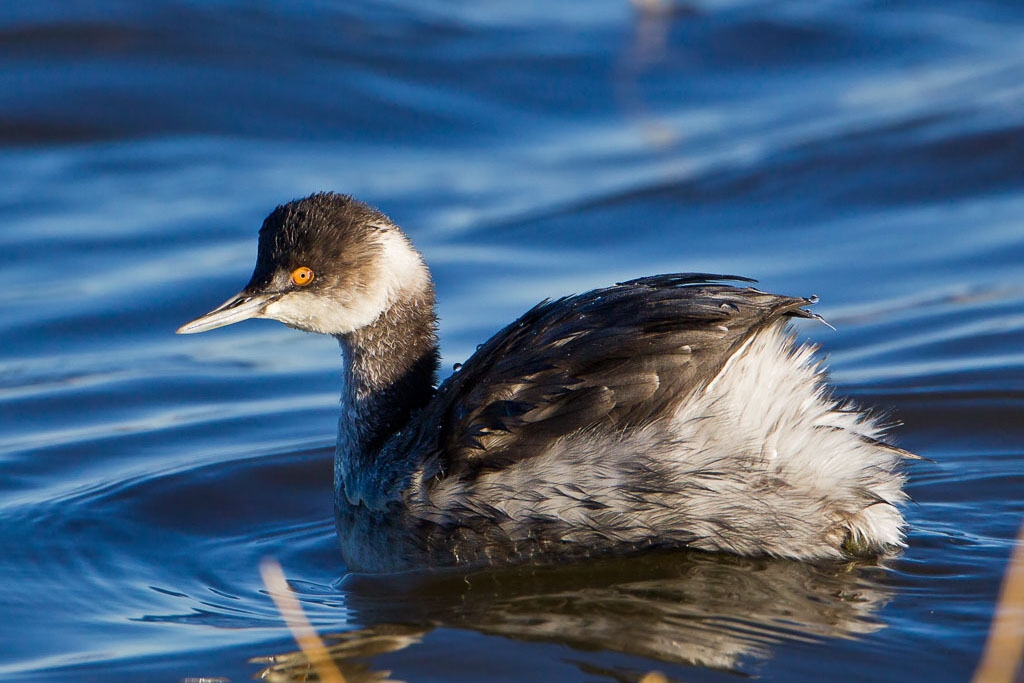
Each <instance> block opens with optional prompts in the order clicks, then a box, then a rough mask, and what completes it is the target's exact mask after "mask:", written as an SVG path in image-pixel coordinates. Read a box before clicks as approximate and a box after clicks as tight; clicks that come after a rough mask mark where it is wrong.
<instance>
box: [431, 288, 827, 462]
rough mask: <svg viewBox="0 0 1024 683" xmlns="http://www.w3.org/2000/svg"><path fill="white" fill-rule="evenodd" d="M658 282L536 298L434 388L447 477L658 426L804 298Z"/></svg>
mask: <svg viewBox="0 0 1024 683" xmlns="http://www.w3.org/2000/svg"><path fill="white" fill-rule="evenodd" d="M720 280H742V281H745V282H752V281H751V280H747V279H746V278H733V277H728V276H717V275H706V274H689V273H681V274H672V275H658V276H653V277H646V278H641V279H638V280H631V281H629V282H623V283H620V284H617V285H615V286H613V287H607V288H604V289H598V290H594V291H591V292H587V293H586V294H580V295H576V296H570V297H565V298H561V299H558V300H555V301H544V302H542V303H540V304H538V305H537V306H535V307H534V308H533V309H531V310H530V311H528V312H527V313H526V314H525V315H523V316H522V317H520V318H519V319H518V320H516V321H515V322H513V323H512V324H511V325H509V326H508V327H506V328H505V329H503V330H501V331H500V332H498V333H497V334H496V335H494V337H492V338H491V339H490V340H489V341H488V342H487V343H486V344H484V345H483V346H481V347H480V348H479V349H478V350H477V352H476V353H475V354H474V355H473V356H472V357H471V358H470V359H469V360H467V361H466V363H465V364H464V365H463V366H462V368H461V370H460V371H459V372H457V373H455V374H454V375H453V376H452V377H450V378H449V379H448V380H447V381H446V382H445V383H444V384H443V385H442V386H441V388H440V389H439V390H438V394H437V396H436V397H435V399H434V401H433V402H432V404H431V405H430V406H429V407H428V408H427V409H426V411H425V413H426V414H424V415H423V416H422V417H423V424H434V425H440V426H439V428H438V431H437V432H436V437H434V438H436V439H437V442H436V446H437V466H438V469H439V471H440V472H442V473H444V474H445V475H447V476H461V475H469V474H472V473H475V472H479V471H481V470H486V469H500V468H503V467H507V466H509V465H511V464H513V463H515V462H517V461H520V460H522V459H524V458H529V457H531V455H534V454H537V453H539V452H542V450H543V447H544V446H545V445H546V444H549V443H550V442H551V441H552V440H553V439H556V438H558V437H560V436H563V435H565V434H569V433H571V432H573V431H576V430H578V429H583V428H587V427H591V426H595V425H600V426H603V427H606V428H608V429H609V430H615V429H622V428H627V427H629V426H633V425H640V424H644V423H646V422H649V421H651V420H653V419H656V418H657V417H658V416H660V415H663V414H664V413H665V411H666V410H667V409H668V408H670V407H671V406H672V405H675V403H676V402H678V401H680V400H682V399H683V398H685V397H686V396H687V395H689V394H690V393H692V392H693V391H694V390H695V389H696V388H698V387H699V386H700V385H701V384H702V383H705V382H706V381H708V380H710V378H712V377H714V376H715V375H716V374H717V373H718V371H719V370H720V369H721V367H722V365H723V364H724V363H725V361H726V360H727V359H728V358H729V356H730V355H731V354H732V352H733V351H734V350H735V349H737V348H738V347H739V346H740V345H741V344H742V343H743V342H744V341H745V340H746V339H747V338H748V337H749V335H750V334H751V333H752V332H753V331H755V330H757V329H759V328H761V327H763V326H765V325H767V324H770V323H771V322H773V321H775V320H777V319H778V318H779V317H781V316H787V315H788V316H793V315H796V316H801V317H811V316H812V314H811V313H809V312H807V311H804V310H803V309H802V307H803V306H805V305H807V304H809V303H813V300H812V299H802V298H792V297H784V296H777V295H773V294H766V293H764V292H760V291H758V290H756V289H752V288H744V289H740V288H736V287H732V286H728V285H724V284H716V281H720Z"/></svg>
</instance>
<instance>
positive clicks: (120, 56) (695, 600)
mask: <svg viewBox="0 0 1024 683" xmlns="http://www.w3.org/2000/svg"><path fill="white" fill-rule="evenodd" d="M1022 31H1024V10H1022V9H1021V7H1020V6H1019V5H1018V4H1017V3H1013V2H958V1H955V0H939V1H938V2H887V3H879V2H857V1H851V2H819V3H813V4H812V3H807V4H804V3H790V2H782V3H779V2H759V1H757V0H728V1H726V0H717V1H715V0H707V1H706V2H696V3H689V4H682V3H680V4H677V5H674V6H672V7H671V8H669V7H665V8H663V9H662V10H660V11H648V12H641V11H638V10H636V9H634V8H633V7H631V6H630V5H629V4H627V3H625V2H612V1H604V0H601V1H596V2H595V1H593V0H588V1H587V2H583V1H579V2H563V3H558V4H557V5H555V6H553V7H552V6H549V3H542V2H521V3H515V4H514V6H513V5H510V4H509V3H458V2H440V1H428V2H411V1H405V0H393V1H391V2H348V3H333V2H295V3H278V2H259V3H236V2H229V1H227V0H221V1H217V2H205V3H198V2H189V1H186V0H177V1H172V0H163V1H156V2H150V3H126V2H119V1H118V0H101V1H100V2H94V3H64V2H46V1H44V2H35V3H22V4H21V5H18V6H15V5H11V6H9V7H6V8H5V9H4V10H3V11H2V12H0V63H2V66H3V68H2V69H0V177H2V178H3V179H4V182H3V183H0V208H2V214H3V216H4V220H3V222H2V223H0V263H2V267H3V274H4V278H3V282H4V286H3V287H2V288H0V308H2V310H3V312H4V313H3V316H2V317H0V415H2V420H0V544H2V546H3V548H4V552H3V553H2V554H0V575H2V576H3V577H4V579H5V580H4V581H3V585H2V587H0V616H2V617H3V621H4V623H5V624H6V626H5V628H4V629H3V630H0V677H4V678H6V679H8V680H38V681H135V680H167V681H178V680H182V679H186V678H189V677H223V678H227V679H230V680H233V681H241V680H248V679H250V678H251V677H252V676H254V675H257V674H259V673H260V672H261V671H262V670H263V669H264V668H265V667H268V666H270V665H269V664H267V663H266V662H260V661H257V662H253V661H250V660H253V659H258V658H265V657H267V656H271V655H278V654H284V653H288V652H292V651H293V650H294V649H295V646H294V643H293V641H292V640H291V637H290V636H289V634H288V632H287V631H286V629H285V627H284V625H283V623H282V621H281V619H280V617H279V615H278V614H277V612H276V610H275V609H274V607H273V604H272V602H271V600H270V599H269V597H268V596H267V595H266V593H265V589H264V588H263V586H262V583H261V581H260V578H259V571H258V566H259V562H260V560H261V559H262V558H264V557H274V558H277V559H278V560H279V561H280V562H281V564H282V565H283V567H284V569H285V571H286V573H287V575H288V577H289V578H290V579H291V580H292V586H293V588H294V589H295V590H296V591H297V592H298V593H299V596H300V598H301V600H302V602H303V605H304V607H305V608H306V610H307V612H308V615H309V617H310V618H311V620H312V621H313V623H314V624H315V625H316V627H317V628H318V629H319V630H320V631H321V632H324V633H328V634H332V639H331V642H333V643H336V645H337V647H338V651H339V653H342V652H343V653H345V654H346V655H347V656H349V657H350V659H349V661H348V663H347V664H346V667H347V668H346V671H347V673H348V674H349V675H350V677H352V678H353V679H355V680H358V679H359V677H360V676H369V675H372V672H381V671H390V672H392V674H391V675H392V676H393V677H394V678H397V679H402V680H408V681H473V680H482V679H486V680H548V679H558V680H580V681H583V680H586V681H618V680H635V679H636V678H638V677H639V676H641V675H643V674H644V673H645V672H647V671H650V670H654V669H658V670H661V671H663V672H665V673H666V674H667V675H668V676H669V677H670V678H672V679H675V680H687V681H717V680H722V681H726V680H729V681H731V680H736V678H737V676H740V677H746V676H757V677H758V678H760V679H762V680H778V681H792V680H818V679H820V677H821V676H822V675H827V676H828V678H829V679H832V680H851V681H852V680H879V681H885V680H899V681H907V680H921V681H933V680H963V679H965V678H967V677H969V675H970V673H971V672H972V671H973V669H974V667H975V665H976V663H977V660H978V658H979V656H980V650H981V647H982V643H983V640H984V637H985V633H986V630H987V628H988V624H989V621H990V619H991V616H992V612H993V606H994V601H995V598H996V594H997V592H998V587H999V581H1000V578H1001V576H1002V573H1003V570H1004V565H1005V562H1006V559H1007V557H1008V555H1009V553H1010V550H1011V547H1012V542H1013V541H1012V539H1013V537H1014V536H1015V534H1016V532H1017V529H1018V526H1019V525H1020V523H1021V519H1022V516H1024V514H1022V513H1024V502H1022V496H1021V492H1022V491H1024V450H1022V446H1021V444H1024V350H1022V348H1024V347H1022V344H1021V340H1022V331H1024V295H1022V294H1021V292H1022V291H1024V286H1022V285H1024V269H1022V265H1024V47H1022V45H1024V43H1022V42H1021V41H1020V36H1021V35H1022ZM327 189H330V190H338V191H343V192H349V193H352V194H354V195H356V196H358V197H360V198H362V199H364V200H367V201H369V202H371V203H373V204H375V205H377V206H378V207H380V208H381V209H382V210H384V211H385V212H387V213H388V214H390V215H391V216H392V217H393V218H394V219H395V220H396V221H397V222H398V223H399V224H401V225H403V226H404V227H405V228H406V230H407V232H408V233H409V234H410V236H411V237H412V238H413V240H414V241H415V242H416V244H417V245H418V246H419V247H420V248H421V249H422V251H423V252H424V254H425V256H426V258H427V260H428V261H429V263H430V264H431V266H432V267H433V270H434V274H435V277H436V281H437V285H438V294H439V299H440V315H441V332H442V343H443V353H444V360H445V365H444V368H445V371H446V372H450V370H451V367H452V364H453V363H455V362H458V361H461V360H463V359H464V358H465V357H466V356H467V355H469V353H471V352H472V350H473V349H474V347H475V346H476V345H477V344H478V343H480V342H482V341H483V340H484V339H486V338H487V336H488V335H490V334H492V333H493V332H494V331H496V330H497V329H499V328H500V327H502V326H503V325H504V324H505V323H506V322H507V321H509V320H510V319H512V318H513V317H514V316H516V315H518V314H519V313H521V312H523V311H524V310H525V309H526V308H528V307H529V306H531V305H532V304H534V303H536V302H537V301H538V300H540V299H542V298H544V297H548V296H556V295H561V294H566V293H570V292H575V291H583V290H585V289H588V288H590V287H594V286H599V285H603V284H607V283H610V282H614V281H618V280H623V279H628V278H632V277H637V276H640V275H644V274H649V273H657V272H671V271H679V270H690V271H708V272H727V273H737V274H744V275H750V276H753V277H757V278H758V279H759V280H760V281H761V286H762V287H764V288H765V289H768V290H771V291H778V292H784V293H790V294H799V295H809V294H811V293H817V294H818V295H820V296H821V303H820V304H819V305H818V306H817V310H818V312H820V313H821V314H823V315H824V316H825V317H826V318H827V319H828V320H829V322H830V323H831V324H832V325H834V326H835V327H836V331H834V332H833V331H832V330H830V329H828V328H826V327H824V326H821V325H817V324H814V323H810V322H808V323H802V324H801V325H800V326H799V334H800V335H801V336H802V337H806V338H808V339H810V340H812V341H815V342H817V343H819V344H821V345H822V346H823V347H824V350H825V352H826V353H827V354H828V357H829V364H830V366H831V368H832V371H833V377H834V380H835V382H836V384H837V385H838V386H839V390H840V391H841V392H842V393H844V394H847V395H851V396H853V397H855V398H856V399H857V400H858V401H860V402H862V403H865V404H869V405H875V406H878V407H879V408H880V409H882V410H885V411H888V412H889V413H890V414H891V415H892V416H893V417H894V419H898V420H900V421H901V422H902V423H903V426H902V427H901V428H900V429H899V430H898V437H899V443H900V445H902V446H903V447H905V448H908V449H910V450H913V451H915V452H918V453H921V454H923V455H925V456H927V457H928V458H930V459H931V461H928V462H922V463H919V464H915V465H914V466H913V468H912V471H911V480H910V485H909V492H910V494H911V495H912V496H913V498H914V501H915V502H914V503H913V504H912V505H910V506H909V507H908V508H907V511H906V512H907V518H908V520H909V522H910V525H911V527H910V534H909V538H908V543H909V546H908V548H907V549H906V551H905V552H904V553H902V554H901V555H900V556H899V557H896V558H893V559H891V560H887V561H885V562H884V563H881V564H879V565H854V566H840V567H836V566H824V567H820V566H812V565H805V564H799V563H791V562H781V561H766V560H743V559H738V558H731V557H717V556H710V555H693V554H685V553H683V554H679V553H676V554H667V555H656V556H650V557H643V558H639V559H630V560H616V561H606V562H600V563H588V564H585V565H580V566H572V567H558V568H543V569H542V568H523V569H518V570H506V571H500V572H472V573H470V574H469V575H457V576H453V575H449V574H440V575H427V576H412V577H398V578H396V577H391V578H387V579H381V578H373V577H358V576H347V575H346V571H345V568H344V566H343V565H342V563H341V560H340V557H339V554H338V551H337V549H336V547H335V539H334V531H333V527H332V521H331V457H332V443H333V435H334V430H335V422H336V419H337V390H338V383H339V373H338V367H339V363H340V360H339V358H338V350H337V348H336V345H335V344H334V342H333V341H332V340H330V339H326V338H319V337H316V336H313V335H302V334H298V333H296V332H294V331H292V330H288V329H286V328H284V327H283V326H280V325H276V324H273V323H269V322H265V321H254V322H251V323H245V324H242V325H237V326H234V327H231V328H226V329H223V330H218V331H217V332H214V333H210V334H206V335H200V336H197V337H189V338H183V337H176V336H174V335H173V330H174V329H175V328H176V327H177V326H178V325H180V324H181V323H182V322H184V321H186V320H189V319H191V318H192V317H194V316H195V315H198V314H199V313H201V312H204V311H206V310H208V309H209V308H211V307H212V306H213V305H215V304H217V303H219V302H220V301H222V300H223V299H225V298H226V297H227V296H229V295H230V294H232V293H233V292H235V291H237V289H238V288H239V287H240V286H241V285H242V284H244V283H245V281H246V280H247V278H248V275H249V272H250V269H251V267H252V263H253V259H254V257H255V238H256V230H257V228H258V226H259V224H260V222H261V220H262V218H263V216H264V215H265V214H266V213H267V212H268V211H269V210H270V209H271V208H273V206H274V205H276V204H278V203H281V202H284V201H288V200H290V199H292V198H295V197H298V196H302V195H305V194H308V193H310V192H313V191H316V190H327ZM301 667H302V662H301V661H297V660H293V659H288V658H285V659H282V660H279V661H278V664H277V665H276V668H274V670H273V672H271V675H276V676H289V675H291V674H294V673H296V672H297V671H300V670H301Z"/></svg>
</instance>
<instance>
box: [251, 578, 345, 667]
mask: <svg viewBox="0 0 1024 683" xmlns="http://www.w3.org/2000/svg"><path fill="white" fill-rule="evenodd" d="M260 576H262V577H263V583H264V585H265V586H266V587H267V592H268V593H270V597H271V598H272V599H273V600H274V605H276V606H277V611H278V612H280V613H281V617H282V618H283V619H284V623H285V625H287V626H288V630H289V631H291V632H292V637H293V638H295V642H296V643H298V644H299V649H300V650H302V653H303V654H304V655H306V658H307V659H308V660H309V663H310V664H312V665H313V669H314V670H315V671H316V675H317V677H318V678H319V679H320V680H321V681H322V683H345V677H344V676H342V675H341V671H339V670H338V667H337V665H335V663H334V660H333V659H331V655H330V653H329V652H328V651H327V647H326V646H324V641H322V640H320V636H318V635H317V633H316V631H315V630H314V629H313V626H312V625H311V624H310V623H309V620H308V619H307V618H306V615H305V613H304V612H303V611H302V606H301V605H300V604H299V601H298V600H296V599H295V596H294V595H293V594H292V591H291V588H289V587H288V582H287V581H285V578H284V571H282V569H281V565H280V564H278V563H277V562H276V561H275V560H271V559H269V558H268V559H264V560H263V561H262V562H260Z"/></svg>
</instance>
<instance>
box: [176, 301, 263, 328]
mask: <svg viewBox="0 0 1024 683" xmlns="http://www.w3.org/2000/svg"><path fill="white" fill-rule="evenodd" d="M280 298H281V293H280V292H273V293H270V294H263V293H256V294H248V293H246V292H239V293H238V294H236V295H235V296H233V297H231V298H230V299H228V300H227V301H225V302H224V303H222V304H221V305H220V306H218V307H217V308H215V309H213V310H212V311H210V312H209V313H207V314H206V315H201V316H199V317H198V318H196V319H195V320H193V321H192V322H187V323H185V324H184V325H182V326H181V327H179V328H178V329H177V334H196V333H198V332H207V331H209V330H215V329H217V328H218V327H224V326H225V325H232V324H234V323H237V322H241V321H242V320H248V319H249V318H256V317H259V316H260V314H262V313H263V311H264V309H266V307H267V306H268V305H269V304H272V303H274V302H275V301H277V300H278V299H280Z"/></svg>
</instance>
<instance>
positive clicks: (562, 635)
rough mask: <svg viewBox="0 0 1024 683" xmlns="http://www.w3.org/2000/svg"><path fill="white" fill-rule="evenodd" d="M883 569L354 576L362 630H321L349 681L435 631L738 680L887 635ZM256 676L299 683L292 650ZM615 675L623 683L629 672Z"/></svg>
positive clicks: (626, 565) (696, 563)
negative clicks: (791, 654) (774, 663)
mask: <svg viewBox="0 0 1024 683" xmlns="http://www.w3.org/2000/svg"><path fill="white" fill-rule="evenodd" d="M883 571H884V570H883V569H881V568H880V567H871V566H866V565H856V564H835V565H812V564H808V563H798V562H790V561H785V560H768V559H762V560H755V559H749V558H738V557H729V556H718V555H713V554H704V553H678V552H676V553H659V554H656V555H648V556H641V557H635V558H625V559H616V560H607V561H601V562H589V563H584V564H581V565H576V566H568V567H543V568H514V569H504V570H487V571H479V572H468V573H466V572H458V571H451V572H443V573H439V574H436V573H430V574H405V575H390V576H367V575H350V576H349V577H347V578H346V580H345V581H344V582H343V584H342V585H341V588H342V589H343V590H344V591H345V594H346V607H347V608H348V609H350V610H351V612H352V617H353V618H354V619H355V621H357V622H358V623H361V624H370V626H367V627H366V628H362V629H359V630H355V631H350V632H346V633H341V634H333V635H332V634H328V635H327V636H326V639H327V641H328V644H329V649H330V651H331V654H332V656H333V657H334V659H335V660H336V661H337V663H338V665H339V668H340V669H341V671H342V673H344V674H345V676H346V678H348V680H357V681H361V680H367V681H370V680H387V679H386V678H385V677H384V674H383V673H382V672H378V671H374V670H372V669H371V668H370V666H369V664H368V662H367V661H366V660H367V659H368V658H371V657H373V656H375V655H379V654H382V653H385V652H392V651H395V650H400V649H404V648H408V647H411V646H415V645H418V644H419V643H421V641H422V639H423V637H424V636H425V635H426V634H427V633H429V632H430V631H431V630H433V629H437V628H449V629H468V630H472V631H477V632H480V633H484V634H489V635H499V636H503V637H505V638H512V639H516V640H522V641H530V642H540V641H543V642H550V643H558V644H562V645H567V646H570V647H572V648H576V649H579V650H584V651H594V650H605V651H613V652H620V653H624V654H629V655H635V656H639V657H643V658H646V659H649V660H651V661H652V664H651V665H652V666H653V665H654V664H653V662H662V663H675V664H686V665H694V666H702V667H710V668H713V669H718V670H724V671H733V672H737V673H742V672H744V671H746V670H747V669H748V668H749V665H750V663H751V662H752V661H755V660H762V659H767V658H769V657H771V655H772V647H773V646H774V645H776V644H778V643H781V642H784V641H787V640H788V641H805V642H813V641H815V640H819V639H826V638H855V637H858V636H863V635H865V634H869V633H873V632H875V631H877V630H879V629H881V628H884V625H883V623H882V622H880V621H879V620H878V619H877V618H876V615H877V613H878V611H879V610H880V609H881V608H882V607H883V606H884V605H885V604H886V602H887V601H888V600H889V597H890V591H889V589H887V588H886V587H885V586H884V585H882V584H881V583H879V582H878V581H877V578H876V577H877V576H878V575H879V574H880V573H881V572H883ZM266 661H269V662H271V663H270V665H269V666H268V667H267V669H266V670H265V671H263V672H261V674H260V676H261V677H265V678H267V679H268V680H272V681H293V680H294V681H298V680H306V676H308V675H309V673H310V666H309V662H308V661H307V660H306V658H305V657H304V656H303V655H302V653H300V652H296V653H291V654H286V655H274V656H272V657H270V658H269V659H267V660H266ZM616 677H617V678H620V679H621V680H630V679H631V677H632V675H631V673H630V672H629V671H626V670H623V671H620V672H618V674H617V676H616Z"/></svg>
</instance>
